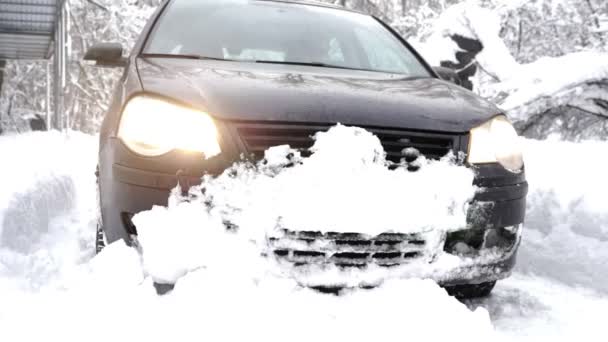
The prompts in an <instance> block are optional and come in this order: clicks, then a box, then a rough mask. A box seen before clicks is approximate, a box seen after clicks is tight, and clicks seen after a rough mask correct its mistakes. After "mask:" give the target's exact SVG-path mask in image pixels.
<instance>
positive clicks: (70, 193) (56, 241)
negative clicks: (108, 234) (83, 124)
mask: <svg viewBox="0 0 608 342" xmlns="http://www.w3.org/2000/svg"><path fill="white" fill-rule="evenodd" d="M95 146H96V141H95V139H94V138H93V137H91V136H87V135H84V134H79V133H71V134H70V135H69V136H65V135H62V134H60V133H58V132H52V133H42V132H38V133H27V134H22V135H9V136H1V137H0V156H2V170H1V177H0V188H1V189H2V191H0V279H1V281H0V291H2V290H1V289H2V288H5V287H25V288H36V287H39V286H41V285H43V284H46V283H48V282H50V281H51V280H52V279H54V278H56V277H58V276H59V274H60V273H62V272H63V271H64V269H65V267H64V266H66V265H67V264H72V263H73V260H84V259H86V257H87V256H90V255H91V252H90V251H87V250H86V248H83V247H85V246H89V245H91V244H92V243H93V238H94V235H93V234H91V233H90V227H91V225H92V224H93V221H94V217H95V215H94V206H95V187H94V184H95V176H94V171H95V163H96V154H95V153H91V151H95ZM66 237H69V238H66ZM7 279H12V280H13V281H10V282H9V281H7ZM24 280H25V281H24Z"/></svg>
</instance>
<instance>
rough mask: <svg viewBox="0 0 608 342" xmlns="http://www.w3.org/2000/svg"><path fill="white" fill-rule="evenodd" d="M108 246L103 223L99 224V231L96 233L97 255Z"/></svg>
mask: <svg viewBox="0 0 608 342" xmlns="http://www.w3.org/2000/svg"><path fill="white" fill-rule="evenodd" d="M105 246H106V236H105V234H104V232H103V227H102V226H101V222H98V223H97V231H96V233H95V254H99V253H100V252H101V251H102V250H103V249H104V247H105Z"/></svg>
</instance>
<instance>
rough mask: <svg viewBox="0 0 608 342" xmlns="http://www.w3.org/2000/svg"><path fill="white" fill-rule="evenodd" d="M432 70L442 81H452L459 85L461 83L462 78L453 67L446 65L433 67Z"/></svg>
mask: <svg viewBox="0 0 608 342" xmlns="http://www.w3.org/2000/svg"><path fill="white" fill-rule="evenodd" d="M433 70H434V71H435V73H436V74H437V76H439V78H441V79H442V80H444V81H448V82H452V83H454V84H457V85H459V86H461V87H462V86H463V85H462V79H461V78H460V76H458V73H457V72H456V71H455V70H454V69H450V68H446V67H433Z"/></svg>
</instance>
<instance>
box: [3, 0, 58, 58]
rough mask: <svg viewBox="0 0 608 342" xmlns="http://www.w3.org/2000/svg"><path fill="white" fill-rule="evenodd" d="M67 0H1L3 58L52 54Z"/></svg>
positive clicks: (43, 56)
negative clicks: (59, 20)
mask: <svg viewBox="0 0 608 342" xmlns="http://www.w3.org/2000/svg"><path fill="white" fill-rule="evenodd" d="M64 1H65V0H0V59H48V58H50V57H51V54H52V48H53V45H52V43H53V41H54V37H55V31H56V29H57V26H58V17H59V12H60V11H59V10H60V8H61V7H62V6H63V2H64Z"/></svg>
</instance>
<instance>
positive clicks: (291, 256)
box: [268, 230, 428, 267]
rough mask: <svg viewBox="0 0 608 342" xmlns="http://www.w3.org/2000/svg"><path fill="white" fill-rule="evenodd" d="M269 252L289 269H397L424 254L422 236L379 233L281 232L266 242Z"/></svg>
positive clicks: (425, 252) (425, 247)
mask: <svg viewBox="0 0 608 342" xmlns="http://www.w3.org/2000/svg"><path fill="white" fill-rule="evenodd" d="M268 241H269V245H270V251H271V252H272V254H273V255H274V256H275V257H276V258H277V259H278V260H279V261H282V262H288V263H290V264H292V265H293V266H303V265H309V264H319V265H327V264H333V265H335V266H338V267H365V266H368V265H372V264H374V265H378V266H385V267H390V266H397V265H402V264H405V263H409V262H411V261H413V260H416V259H420V258H422V257H424V256H425V255H426V254H427V250H428V248H427V241H426V240H425V238H424V236H423V235H422V234H401V233H383V234H380V235H377V236H366V235H363V234H358V233H337V232H327V233H321V232H317V231H289V230H283V234H282V235H281V236H276V237H270V238H269V239H268Z"/></svg>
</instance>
